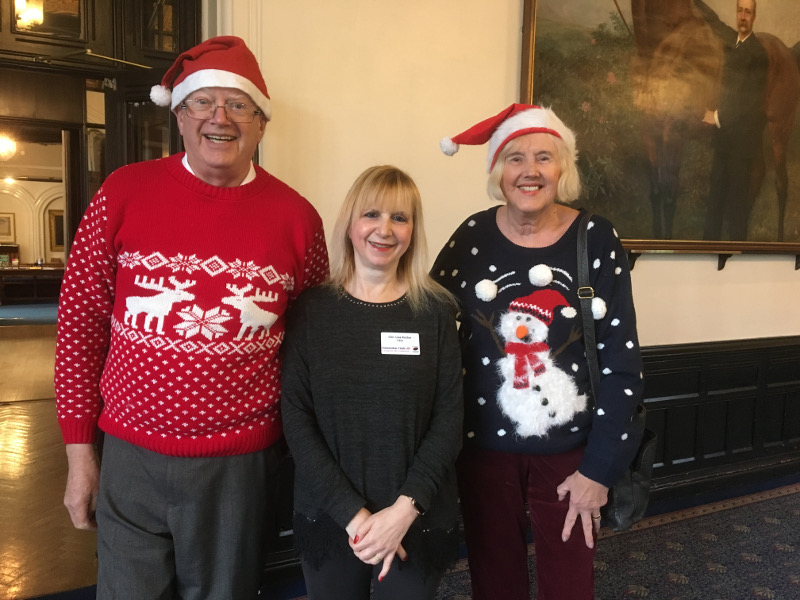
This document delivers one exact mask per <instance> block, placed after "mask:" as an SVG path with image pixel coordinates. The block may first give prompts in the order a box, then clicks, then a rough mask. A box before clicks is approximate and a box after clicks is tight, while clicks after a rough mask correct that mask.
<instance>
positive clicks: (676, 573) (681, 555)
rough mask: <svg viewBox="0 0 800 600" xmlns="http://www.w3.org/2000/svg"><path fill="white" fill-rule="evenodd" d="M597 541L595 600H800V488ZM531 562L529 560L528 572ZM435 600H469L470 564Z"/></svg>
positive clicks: (650, 521) (690, 512)
mask: <svg viewBox="0 0 800 600" xmlns="http://www.w3.org/2000/svg"><path fill="white" fill-rule="evenodd" d="M600 537H601V539H600V541H599V543H598V551H597V556H596V559H595V573H596V583H595V590H596V591H595V599H596V600H621V599H623V598H647V599H648V600H746V599H749V598H765V599H768V600H798V599H800V484H795V485H790V486H785V487H781V488H777V489H773V490H769V491H765V492H761V493H758V494H753V495H750V496H743V497H739V498H734V499H731V500H725V501H721V502H716V503H713V504H706V505H703V506H698V507H696V508H690V509H686V510H682V511H678V512H673V513H667V514H662V515H657V516H654V517H648V518H646V519H645V520H643V521H642V522H641V523H638V524H637V525H635V526H634V529H632V530H631V531H629V532H626V533H614V532H613V531H611V530H609V529H607V528H604V529H603V530H601V532H600ZM534 561H535V557H534V556H533V554H532V553H531V557H530V563H531V572H534V570H533V569H534V567H533V564H534ZM532 587H533V588H535V584H532ZM535 597H536V594H535V589H534V590H533V591H532V595H531V598H535ZM438 598H439V599H440V600H469V598H470V592H469V574H468V572H467V565H466V560H462V561H460V562H459V564H458V565H457V566H456V568H455V569H454V570H453V572H451V573H450V574H449V575H448V576H447V577H446V578H445V581H444V582H443V585H442V588H441V589H440V592H439V596H438Z"/></svg>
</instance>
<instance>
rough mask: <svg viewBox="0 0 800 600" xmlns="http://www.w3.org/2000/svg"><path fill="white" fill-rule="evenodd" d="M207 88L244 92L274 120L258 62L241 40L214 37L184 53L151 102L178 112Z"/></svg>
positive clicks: (156, 86) (176, 61)
mask: <svg viewBox="0 0 800 600" xmlns="http://www.w3.org/2000/svg"><path fill="white" fill-rule="evenodd" d="M204 87H225V88H234V89H237V90H241V91H243V92H244V93H246V94H247V95H248V96H250V98H252V99H253V102H255V103H256V106H258V108H259V109H261V111H262V112H263V114H264V115H265V116H266V117H267V120H269V119H270V118H271V116H272V109H271V107H270V100H269V93H268V92H267V84H266V83H264V77H263V76H262V75H261V69H260V68H259V66H258V61H257V60H256V57H255V56H254V55H253V53H252V52H251V51H250V49H249V48H248V47H247V46H246V45H245V43H244V40H243V39H241V38H238V37H236V36H232V35H228V36H219V37H213V38H211V39H208V40H206V41H205V42H203V43H201V44H198V45H197V46H195V47H194V48H190V49H189V50H187V51H186V52H184V53H182V54H181V55H180V56H178V58H176V59H175V62H174V63H173V64H172V66H171V67H170V68H169V70H167V72H166V73H164V77H163V78H162V79H161V84H160V85H154V86H153V88H152V89H151V90H150V99H151V100H152V101H153V102H155V103H156V104H157V105H159V106H169V107H170V109H172V110H175V107H177V106H179V105H180V103H181V102H183V100H184V99H185V98H186V97H187V96H188V95H189V94H191V93H192V92H195V91H197V90H199V89H200V88H204ZM170 88H172V91H170Z"/></svg>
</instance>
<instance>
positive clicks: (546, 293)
mask: <svg viewBox="0 0 800 600" xmlns="http://www.w3.org/2000/svg"><path fill="white" fill-rule="evenodd" d="M557 306H569V302H567V299H566V298H564V296H563V295H562V294H561V292H559V291H557V290H537V291H535V292H533V293H532V294H528V295H527V296H523V297H522V298H517V299H516V300H513V301H512V302H511V304H509V305H508V310H509V311H511V312H521V313H525V314H527V315H531V316H533V317H536V318H537V319H539V320H540V321H541V322H542V323H544V324H545V325H547V326H548V327H549V326H550V324H551V323H552V322H553V315H554V313H555V309H556V307H557Z"/></svg>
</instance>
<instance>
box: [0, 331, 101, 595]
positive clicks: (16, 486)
mask: <svg viewBox="0 0 800 600" xmlns="http://www.w3.org/2000/svg"><path fill="white" fill-rule="evenodd" d="M10 330H15V331H10ZM54 349H55V328H54V326H52V325H43V326H31V327H27V326H20V327H0V599H2V600H11V599H14V600H17V599H24V598H33V597H35V596H41V595H44V594H51V593H55V592H59V591H66V590H72V589H77V588H81V587H84V586H88V585H93V584H94V583H95V582H96V573H97V560H96V558H95V547H96V536H95V534H94V533H90V532H85V531H78V530H76V529H74V528H73V527H72V523H71V522H70V520H69V516H68V515H67V511H66V509H65V508H64V505H63V494H64V485H65V484H66V479H67V461H66V455H65V452H64V444H63V442H62V440H61V432H60V431H59V428H58V424H57V422H56V411H55V401H54V400H53V395H54V394H53V389H52V386H53V383H52V379H53V376H52V373H53V353H54ZM42 398H44V399H42Z"/></svg>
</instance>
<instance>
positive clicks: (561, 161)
mask: <svg viewBox="0 0 800 600" xmlns="http://www.w3.org/2000/svg"><path fill="white" fill-rule="evenodd" d="M528 135H532V134H528ZM523 137H525V136H521V137H518V138H515V139H513V140H511V141H510V142H508V144H506V145H505V146H504V147H503V149H502V150H500V153H499V154H498V155H497V160H496V161H495V162H494V166H493V167H492V170H491V171H489V181H488V182H487V184H486V191H487V192H488V193H489V196H491V197H492V198H494V199H495V200H497V201H498V202H505V201H506V197H505V194H503V188H502V186H501V182H502V180H503V165H504V164H505V159H506V156H508V155H509V154H511V152H513V151H515V150H516V149H517V147H518V146H519V143H520V142H519V140H520V139H522V138H523ZM552 138H553V142H554V143H555V146H556V160H557V161H558V165H559V167H560V168H561V175H560V176H559V178H558V191H557V192H556V200H558V201H559V202H562V203H564V204H569V203H570V202H574V201H575V200H577V199H578V197H579V196H580V195H581V176H580V173H579V172H578V165H577V161H578V155H577V153H576V154H575V155H571V153H570V152H569V150H568V149H567V145H566V144H565V143H564V140H562V139H561V138H560V137H557V136H555V135H554V136H552Z"/></svg>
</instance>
